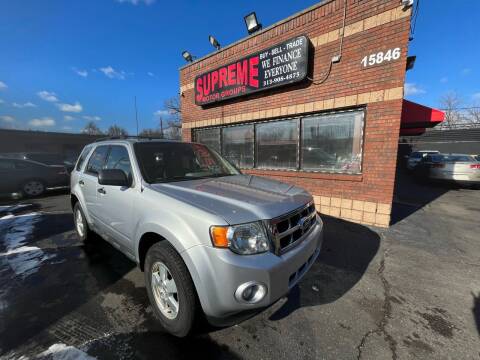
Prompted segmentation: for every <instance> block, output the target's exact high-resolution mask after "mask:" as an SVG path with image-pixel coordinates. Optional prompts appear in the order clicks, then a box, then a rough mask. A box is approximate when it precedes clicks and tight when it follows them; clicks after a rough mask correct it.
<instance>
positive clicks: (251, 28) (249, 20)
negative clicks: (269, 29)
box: [243, 11, 262, 34]
mask: <svg viewBox="0 0 480 360" xmlns="http://www.w3.org/2000/svg"><path fill="white" fill-rule="evenodd" d="M243 19H244V20H245V25H246V26H247V31H248V33H249V34H253V33H254V32H255V31H258V30H261V29H262V24H260V23H259V22H258V20H257V14H255V11H254V12H251V13H250V14H248V15H246V16H245V17H244V18H243Z"/></svg>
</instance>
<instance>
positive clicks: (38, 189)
mask: <svg viewBox="0 0 480 360" xmlns="http://www.w3.org/2000/svg"><path fill="white" fill-rule="evenodd" d="M44 192H45V183H44V182H43V181H42V180H38V179H31V180H27V181H26V182H25V183H24V184H23V185H22V193H23V194H24V195H25V196H27V197H35V196H40V195H42V194H43V193H44Z"/></svg>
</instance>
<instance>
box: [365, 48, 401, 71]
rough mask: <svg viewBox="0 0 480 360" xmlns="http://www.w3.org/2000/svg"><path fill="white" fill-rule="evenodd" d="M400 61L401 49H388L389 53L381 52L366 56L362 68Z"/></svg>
mask: <svg viewBox="0 0 480 360" xmlns="http://www.w3.org/2000/svg"><path fill="white" fill-rule="evenodd" d="M398 59H400V48H398V47H397V48H395V49H388V50H387V51H385V52H384V51H379V52H377V53H375V54H370V55H366V56H364V57H363V59H362V66H363V67H368V66H374V65H379V64H383V63H384V62H389V61H392V60H398Z"/></svg>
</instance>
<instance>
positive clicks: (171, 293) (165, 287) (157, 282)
mask: <svg viewBox="0 0 480 360" xmlns="http://www.w3.org/2000/svg"><path fill="white" fill-rule="evenodd" d="M151 284H152V290H153V295H154V297H155V302H156V304H157V306H158V308H159V310H160V311H161V313H162V314H163V315H164V316H165V317H166V318H167V319H170V320H173V319H175V318H176V317H177V315H178V310H179V301H178V292H177V284H176V283H175V280H174V279H173V276H172V273H171V272H170V270H169V269H168V267H167V266H166V265H165V264H164V263H163V262H161V261H159V262H156V263H154V264H153V266H152V276H151Z"/></svg>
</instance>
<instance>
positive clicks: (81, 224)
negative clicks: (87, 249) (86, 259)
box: [73, 202, 91, 243]
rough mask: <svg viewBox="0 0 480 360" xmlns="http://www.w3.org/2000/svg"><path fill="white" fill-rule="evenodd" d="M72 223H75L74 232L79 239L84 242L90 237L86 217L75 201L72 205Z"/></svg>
mask: <svg viewBox="0 0 480 360" xmlns="http://www.w3.org/2000/svg"><path fill="white" fill-rule="evenodd" d="M73 224H74V225H75V232H76V233H77V236H78V238H79V239H80V241H82V242H84V243H86V242H88V240H89V239H90V238H91V231H90V229H89V228H88V223H87V219H86V218H85V214H84V213H83V210H82V207H81V206H80V203H79V202H77V203H75V205H74V207H73Z"/></svg>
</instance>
